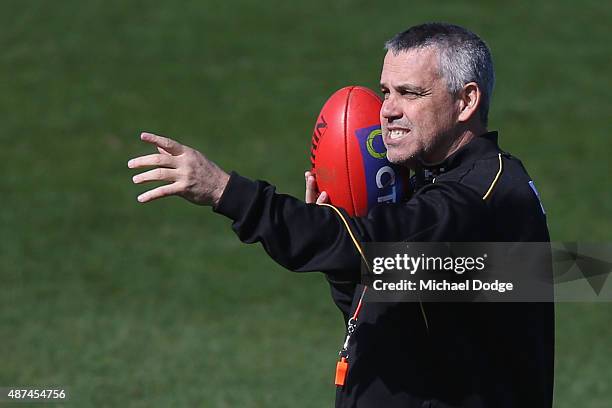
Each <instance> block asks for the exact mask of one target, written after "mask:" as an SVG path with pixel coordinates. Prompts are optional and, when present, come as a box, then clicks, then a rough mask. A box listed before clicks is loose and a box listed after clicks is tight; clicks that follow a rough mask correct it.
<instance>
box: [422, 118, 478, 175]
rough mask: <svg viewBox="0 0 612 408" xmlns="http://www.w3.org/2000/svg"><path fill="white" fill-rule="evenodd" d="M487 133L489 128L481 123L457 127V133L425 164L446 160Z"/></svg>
mask: <svg viewBox="0 0 612 408" xmlns="http://www.w3.org/2000/svg"><path fill="white" fill-rule="evenodd" d="M485 133H487V128H486V127H485V126H484V125H482V124H480V123H479V124H478V125H475V126H470V127H461V128H459V129H457V133H456V134H454V135H450V137H448V138H447V141H446V143H445V144H444V145H443V146H441V147H442V149H440V150H439V153H438V154H437V155H435V156H434V157H431V159H432V160H428V161H426V162H425V164H428V165H430V164H436V163H440V162H442V161H444V160H446V159H447V158H448V157H449V156H450V155H452V154H453V153H455V152H456V151H457V150H459V149H461V148H462V147H463V146H465V145H466V144H468V143H469V142H471V141H472V139H474V138H475V137H478V136H480V135H483V134H485Z"/></svg>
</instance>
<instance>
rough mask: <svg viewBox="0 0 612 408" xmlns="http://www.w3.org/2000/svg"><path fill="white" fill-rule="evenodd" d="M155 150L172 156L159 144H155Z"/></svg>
mask: <svg viewBox="0 0 612 408" xmlns="http://www.w3.org/2000/svg"><path fill="white" fill-rule="evenodd" d="M157 151H158V152H160V153H161V154H167V155H169V156H172V155H171V154H170V153H168V152H167V151H165V150H164V149H162V148H161V147H159V146H157Z"/></svg>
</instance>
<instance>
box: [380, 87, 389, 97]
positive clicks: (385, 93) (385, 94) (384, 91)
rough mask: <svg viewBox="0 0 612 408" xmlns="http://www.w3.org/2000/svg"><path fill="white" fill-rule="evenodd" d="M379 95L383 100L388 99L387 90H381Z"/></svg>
mask: <svg viewBox="0 0 612 408" xmlns="http://www.w3.org/2000/svg"><path fill="white" fill-rule="evenodd" d="M380 93H381V94H382V97H383V99H387V98H389V90H388V89H381V90H380Z"/></svg>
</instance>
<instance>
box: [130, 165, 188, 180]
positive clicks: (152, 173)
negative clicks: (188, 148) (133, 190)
mask: <svg viewBox="0 0 612 408" xmlns="http://www.w3.org/2000/svg"><path fill="white" fill-rule="evenodd" d="M176 176H177V171H176V169H166V168H164V167H158V168H156V169H153V170H149V171H145V172H144V173H140V174H137V175H135V176H134V177H132V181H133V182H134V184H140V183H145V182H147V181H176Z"/></svg>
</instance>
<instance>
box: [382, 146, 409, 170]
mask: <svg viewBox="0 0 612 408" xmlns="http://www.w3.org/2000/svg"><path fill="white" fill-rule="evenodd" d="M394 150H395V149H393V150H387V160H389V162H391V163H393V164H397V165H398V166H403V167H408V168H414V165H415V164H416V159H415V158H416V154H415V153H412V152H396V151H394Z"/></svg>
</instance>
